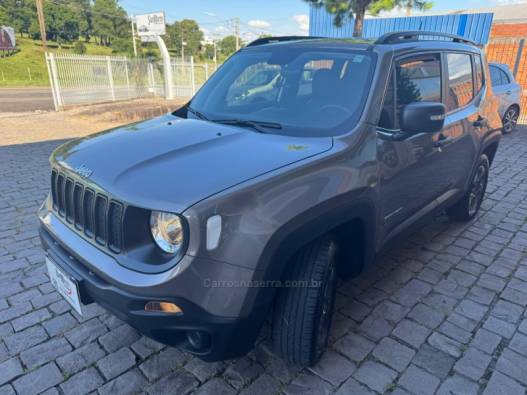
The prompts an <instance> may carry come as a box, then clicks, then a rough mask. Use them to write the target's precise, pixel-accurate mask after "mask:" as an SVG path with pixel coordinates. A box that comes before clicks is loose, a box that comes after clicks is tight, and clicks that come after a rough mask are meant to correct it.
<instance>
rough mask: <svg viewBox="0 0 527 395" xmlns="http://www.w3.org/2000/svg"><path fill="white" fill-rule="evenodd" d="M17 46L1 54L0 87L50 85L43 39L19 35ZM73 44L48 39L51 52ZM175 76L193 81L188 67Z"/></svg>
mask: <svg viewBox="0 0 527 395" xmlns="http://www.w3.org/2000/svg"><path fill="white" fill-rule="evenodd" d="M85 45H86V50H87V51H86V54H87V55H112V49H111V48H108V47H102V46H99V45H97V44H95V43H85ZM17 46H18V49H19V51H18V52H17V53H15V54H14V55H11V56H8V57H5V58H2V57H0V88H2V87H20V86H36V87H38V86H49V78H48V69H47V67H46V61H45V58H44V49H43V48H42V43H41V41H40V40H31V39H29V38H21V37H17ZM72 47H73V45H72V44H69V45H63V46H62V48H60V49H59V48H58V45H57V44H56V43H53V42H48V51H49V52H55V53H57V52H61V53H73V50H72ZM154 51H157V49H156V50H154ZM114 55H115V54H114ZM203 63H204V62H203V61H199V60H196V64H203ZM208 63H209V74H211V73H212V72H213V70H214V64H213V63H212V62H210V61H209V62H208ZM195 72H196V75H195V77H196V84H202V83H203V82H204V81H205V71H204V70H203V69H202V68H196V71H195ZM30 75H31V77H30ZM175 80H176V81H175V82H176V83H177V82H179V80H181V83H190V76H189V75H188V69H187V71H186V73H185V75H178V76H175Z"/></svg>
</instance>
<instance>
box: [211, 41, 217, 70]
mask: <svg viewBox="0 0 527 395" xmlns="http://www.w3.org/2000/svg"><path fill="white" fill-rule="evenodd" d="M212 45H214V64H216V62H217V59H218V45H217V43H216V40H214V39H213V40H212Z"/></svg>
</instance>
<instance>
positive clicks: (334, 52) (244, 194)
mask: <svg viewBox="0 0 527 395" xmlns="http://www.w3.org/2000/svg"><path fill="white" fill-rule="evenodd" d="M429 35H431V36H432V38H435V37H436V36H441V37H440V38H441V39H440V40H437V39H431V40H423V38H425V37H428V36H429ZM473 65H474V67H473ZM265 69H270V70H273V72H272V73H276V72H279V74H280V77H279V78H277V77H276V76H274V74H272V73H270V76H269V78H267V77H266V78H261V84H262V87H263V88H262V89H261V90H260V89H258V87H257V86H255V85H256V81H259V80H260V77H258V78H253V75H254V74H256V73H262V70H265ZM306 70H307V71H308V72H306ZM486 70H487V67H486V64H485V60H484V57H483V56H482V52H481V50H480V49H479V48H478V47H476V46H475V45H473V44H472V43H471V42H469V41H466V40H464V39H462V38H460V37H457V36H451V35H446V34H439V33H426V32H403V33H391V34H388V35H386V36H383V37H381V38H380V39H378V40H377V41H375V42H371V43H365V42H359V41H353V40H334V39H315V38H308V37H282V38H265V39H259V40H256V41H255V42H253V43H251V44H250V45H248V46H247V47H246V48H243V49H241V50H240V51H238V52H237V53H236V54H235V55H234V56H232V57H231V58H229V59H228V60H227V61H226V62H225V64H224V65H223V66H222V67H221V68H220V69H219V70H218V71H217V72H216V73H215V74H214V75H213V76H212V77H211V78H210V79H209V80H208V81H207V82H206V83H205V85H204V86H203V87H202V89H201V90H200V91H199V92H198V93H197V94H196V95H195V97H194V98H193V99H192V100H190V101H189V103H188V104H186V105H185V106H183V107H182V108H180V109H178V110H177V111H175V112H174V113H172V114H167V115H166V116H162V117H159V118H155V119H152V120H149V121H146V122H142V123H137V124H133V125H130V126H124V127H121V128H118V129H114V130H111V131H108V132H104V133H99V134H96V135H94V136H92V137H87V138H82V139H79V140H75V141H70V142H68V143H66V144H64V145H62V146H61V147H59V148H58V149H56V150H55V152H54V153H53V154H52V156H51V158H50V161H51V167H52V171H51V178H50V179H51V193H50V195H49V197H48V198H47V199H46V200H45V202H44V203H43V205H42V207H41V209H40V212H39V218H40V224H41V227H40V236H41V239H42V244H43V246H44V249H45V250H46V262H47V265H48V269H49V273H50V277H51V280H52V282H53V284H54V285H55V286H56V287H57V289H58V291H59V292H60V293H61V294H62V295H63V296H64V297H65V298H66V300H68V301H69V302H70V303H71V305H72V306H73V307H74V309H75V310H76V311H77V312H78V313H79V314H82V310H83V305H84V304H88V303H92V302H96V303H99V304H100V305H101V306H103V307H104V308H106V309H108V310H109V311H110V312H112V313H113V314H115V315H116V316H117V317H119V318H120V319H122V320H124V321H126V322H127V323H129V324H130V325H132V326H133V327H135V328H137V329H138V330H139V331H140V332H142V333H144V334H146V335H147V336H150V337H152V338H153V339H156V340H158V341H160V342H163V343H165V344H168V345H172V346H177V347H180V348H182V349H184V350H186V351H188V352H189V353H192V354H195V355H197V356H199V357H201V358H203V359H204V360H208V361H214V360H221V359H226V358H234V357H238V356H241V355H244V354H245V353H247V352H248V351H249V350H250V349H251V348H252V347H253V345H254V342H255V340H256V338H257V336H258V334H259V332H260V328H261V327H262V325H263V323H264V322H265V321H266V319H267V318H268V317H269V314H272V320H271V321H272V337H273V343H274V349H275V351H276V353H277V354H278V355H280V356H282V357H283V358H284V359H285V360H286V361H288V362H290V363H294V364H298V365H313V364H314V363H316V362H317V360H318V359H319V358H320V356H321V354H322V353H323V351H324V349H325V347H326V344H327V341H328V337H329V331H330V325H331V317H332V312H333V304H334V300H335V292H336V284H337V278H338V277H341V278H349V277H351V276H355V275H358V274H359V273H361V272H363V271H364V270H367V269H369V268H370V267H371V265H372V263H373V262H374V258H375V256H376V255H377V253H378V252H379V251H380V250H381V249H382V248H383V247H384V246H386V245H387V243H388V242H389V241H392V240H394V238H395V237H396V236H398V235H401V234H402V232H403V231H408V230H409V229H412V228H413V227H414V226H415V225H416V224H417V223H418V222H421V221H420V220H421V219H424V218H425V216H428V215H430V214H433V213H435V212H437V211H438V210H444V209H446V210H447V212H448V214H449V215H450V216H451V217H452V218H454V219H455V220H462V221H468V220H471V219H472V218H474V217H475V216H476V215H477V213H478V210H479V208H480V205H481V202H482V200H483V197H484V193H485V188H486V186H487V180H488V175H489V167H490V166H491V164H492V161H493V159H494V155H495V153H496V150H497V148H498V143H499V140H500V137H501V127H502V124H501V120H500V117H499V115H498V111H497V106H498V103H497V98H496V97H495V96H494V95H493V94H492V88H491V86H490V85H488V84H487V83H486V81H489V80H490V79H489V78H488V75H487V71H486ZM247 81H249V86H248V87H247V88H248V89H244V84H246V83H247ZM270 81H274V82H272V83H270ZM307 85H310V86H307ZM262 92H265V94H262Z"/></svg>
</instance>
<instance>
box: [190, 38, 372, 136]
mask: <svg viewBox="0 0 527 395" xmlns="http://www.w3.org/2000/svg"><path fill="white" fill-rule="evenodd" d="M372 56H373V55H372V54H371V53H368V52H365V51H351V50H349V49H346V50H345V51H344V50H343V51H341V50H335V49H331V50H330V49H327V50H325V49H312V48H295V47H285V46H276V47H262V48H257V49H253V48H252V49H248V50H243V51H241V52H239V53H237V54H236V55H234V56H233V57H231V58H230V59H229V60H227V62H226V63H225V64H224V65H223V66H222V67H221V68H220V69H219V70H218V71H217V72H216V73H215V74H214V75H213V76H212V78H211V79H210V80H209V81H208V82H207V83H206V84H205V85H204V86H203V88H201V89H200V91H199V92H198V93H197V94H196V96H195V97H194V98H193V99H192V101H191V102H190V107H191V109H192V112H190V111H189V115H188V116H189V117H192V118H198V116H196V114H200V115H201V116H202V118H203V117H205V118H207V119H208V120H211V121H219V120H223V121H225V120H229V121H251V122H253V125H254V123H259V125H258V128H259V129H260V131H263V132H265V133H275V134H286V135H293V136H333V135H338V134H343V133H346V132H348V131H349V130H350V129H351V128H352V127H353V126H355V124H356V123H357V121H358V119H359V117H360V115H361V112H362V109H363V107H364V102H365V100H366V97H367V94H368V88H369V86H370V84H371V75H372V72H373V65H374V62H373V59H372ZM260 123H268V125H267V126H270V125H273V126H274V127H268V128H266V126H265V125H260ZM232 124H234V123H232ZM242 125H243V126H247V123H245V124H243V123H242V124H240V123H238V126H242ZM277 125H278V126H277Z"/></svg>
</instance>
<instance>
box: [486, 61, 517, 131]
mask: <svg viewBox="0 0 527 395" xmlns="http://www.w3.org/2000/svg"><path fill="white" fill-rule="evenodd" d="M489 68H490V78H491V81H492V90H493V91H494V94H495V95H496V96H498V97H499V99H500V109H499V112H500V116H501V119H502V122H503V132H504V133H510V132H512V131H513V130H514V128H515V127H516V125H517V123H518V117H519V116H520V103H521V94H522V87H521V85H520V84H518V83H517V82H516V80H515V79H514V76H513V75H512V73H511V70H510V69H509V66H507V65H506V64H502V63H489Z"/></svg>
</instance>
